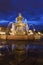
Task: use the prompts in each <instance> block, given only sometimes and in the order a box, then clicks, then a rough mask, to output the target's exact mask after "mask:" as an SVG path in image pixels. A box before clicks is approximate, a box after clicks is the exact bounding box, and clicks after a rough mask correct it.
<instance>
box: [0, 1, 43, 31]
mask: <svg viewBox="0 0 43 65" xmlns="http://www.w3.org/2000/svg"><path fill="white" fill-rule="evenodd" d="M19 12H21V13H22V15H23V16H24V18H26V19H27V20H28V23H29V24H30V23H31V24H34V25H36V26H38V25H39V27H38V28H39V29H40V30H42V29H43V0H0V24H2V23H3V22H4V23H6V22H7V21H14V20H15V17H16V16H17V15H18V13H19Z"/></svg>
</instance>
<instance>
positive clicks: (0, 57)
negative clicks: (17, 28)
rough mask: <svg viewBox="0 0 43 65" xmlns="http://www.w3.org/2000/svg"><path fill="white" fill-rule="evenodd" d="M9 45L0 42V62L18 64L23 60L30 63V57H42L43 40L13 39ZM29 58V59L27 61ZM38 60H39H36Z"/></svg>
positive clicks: (5, 64) (10, 64)
mask: <svg viewBox="0 0 43 65" xmlns="http://www.w3.org/2000/svg"><path fill="white" fill-rule="evenodd" d="M8 43H12V44H9V45H3V44H0V64H2V63H4V65H7V64H9V65H14V64H15V65H18V64H19V63H23V62H24V64H25V60H26V61H27V60H28V62H29V63H30V62H31V60H30V59H29V58H30V57H31V58H35V60H34V61H33V60H32V61H33V63H34V62H35V61H36V59H39V58H42V59H43V40H42V39H41V40H39V41H13V42H10V41H8ZM29 60H30V61H29ZM38 62H39V60H38ZM30 65H31V64H30Z"/></svg>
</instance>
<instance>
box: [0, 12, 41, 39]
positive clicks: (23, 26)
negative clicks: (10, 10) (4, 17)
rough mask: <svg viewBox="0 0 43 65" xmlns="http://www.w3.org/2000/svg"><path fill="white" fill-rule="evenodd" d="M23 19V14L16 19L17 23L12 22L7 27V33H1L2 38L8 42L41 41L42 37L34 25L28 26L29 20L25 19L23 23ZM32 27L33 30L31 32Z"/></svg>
mask: <svg viewBox="0 0 43 65" xmlns="http://www.w3.org/2000/svg"><path fill="white" fill-rule="evenodd" d="M23 19H24V18H23V17H22V15H21V13H19V16H18V17H17V18H16V21H15V23H14V22H10V23H9V24H8V26H7V29H6V32H1V31H0V35H1V36H0V38H1V39H5V40H6V38H7V39H8V40H35V39H40V38H41V37H42V35H41V34H39V33H36V32H35V28H34V26H33V25H32V24H30V25H29V26H28V24H27V20H26V19H25V20H24V22H23ZM31 26H32V28H33V30H30V27H31ZM3 36H4V37H3Z"/></svg>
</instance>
